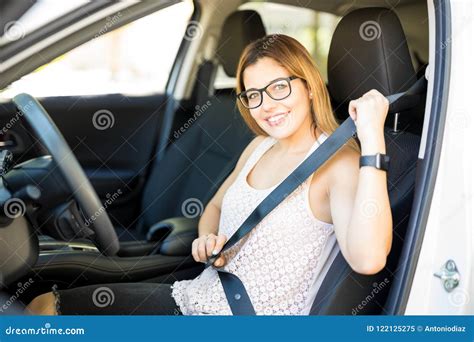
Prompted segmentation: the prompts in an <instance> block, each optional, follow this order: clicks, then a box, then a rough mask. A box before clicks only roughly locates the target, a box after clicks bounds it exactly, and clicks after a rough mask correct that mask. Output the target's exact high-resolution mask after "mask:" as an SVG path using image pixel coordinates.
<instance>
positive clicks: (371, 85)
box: [328, 8, 416, 103]
mask: <svg viewBox="0 0 474 342" xmlns="http://www.w3.org/2000/svg"><path fill="white" fill-rule="evenodd" d="M415 81H416V74H415V70H414V69H413V65H412V62H411V58H410V53H409V51H408V45H407V42H406V38H405V34H404V32H403V29H402V26H401V24H400V21H399V20H398V17H397V16H396V14H395V13H394V12H392V11H391V10H389V9H386V8H363V9H358V10H355V11H353V12H351V13H349V14H348V15H346V16H345V17H343V18H342V19H341V21H340V22H339V24H338V25H337V28H336V31H335V32H334V35H333V37H332V41H331V46H330V49H329V56H328V85H329V92H330V94H331V96H332V98H333V99H334V100H335V101H336V102H337V103H345V102H348V101H349V100H353V99H356V98H359V97H360V96H362V95H363V94H364V93H366V92H367V91H369V90H371V89H377V90H378V91H380V92H381V93H382V94H384V95H389V94H393V93H398V92H401V91H404V90H406V89H408V88H409V86H410V85H411V84H412V83H413V82H415Z"/></svg>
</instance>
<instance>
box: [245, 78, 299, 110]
mask: <svg viewBox="0 0 474 342" xmlns="http://www.w3.org/2000/svg"><path fill="white" fill-rule="evenodd" d="M298 78H300V77H298V76H294V75H293V76H288V77H279V78H276V79H274V80H273V81H271V82H270V83H268V84H267V85H266V86H265V87H263V88H260V89H257V88H250V89H248V90H244V91H242V92H240V93H239V94H237V98H238V99H239V101H240V103H242V105H243V106H244V107H245V108H247V109H255V108H258V107H260V106H261V105H262V104H263V92H265V94H267V95H268V96H269V97H270V98H271V99H272V100H275V101H281V100H284V99H286V98H287V97H288V96H290V95H291V93H292V91H293V89H292V88H291V81H293V80H296V79H298ZM278 81H287V82H288V85H289V87H290V92H289V93H288V95H286V96H285V97H282V98H281V99H275V98H274V97H273V96H272V95H270V94H269V93H268V92H267V88H268V87H269V86H271V85H272V84H274V83H276V82H278ZM248 91H258V92H259V93H260V103H259V104H258V106H255V107H247V106H246V105H245V103H244V101H242V99H241V98H240V97H241V96H242V95H243V94H245V93H246V92H248Z"/></svg>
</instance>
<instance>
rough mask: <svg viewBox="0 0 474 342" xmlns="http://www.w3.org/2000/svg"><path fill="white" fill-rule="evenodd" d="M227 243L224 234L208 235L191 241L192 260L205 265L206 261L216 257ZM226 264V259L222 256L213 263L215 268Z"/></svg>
mask: <svg viewBox="0 0 474 342" xmlns="http://www.w3.org/2000/svg"><path fill="white" fill-rule="evenodd" d="M226 241H227V236H225V235H224V234H218V235H217V236H216V235H215V234H208V235H203V236H200V237H198V238H197V239H195V240H194V241H193V244H192V254H193V258H194V260H196V261H197V262H203V263H206V262H207V260H208V259H209V258H210V257H211V256H213V255H217V253H219V252H220V251H221V249H222V247H224V244H225V243H226ZM225 264H226V259H225V257H224V255H222V254H221V255H220V256H219V258H218V259H216V261H214V264H213V265H214V266H215V267H222V266H224V265H225Z"/></svg>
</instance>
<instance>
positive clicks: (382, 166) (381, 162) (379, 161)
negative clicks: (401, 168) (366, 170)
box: [359, 153, 390, 171]
mask: <svg viewBox="0 0 474 342" xmlns="http://www.w3.org/2000/svg"><path fill="white" fill-rule="evenodd" d="M389 164H390V157H389V156H387V155H386V154H381V153H377V154H374V155H372V156H360V161H359V167H362V166H373V167H375V168H376V169H379V170H384V171H388V166H389Z"/></svg>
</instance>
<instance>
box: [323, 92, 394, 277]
mask: <svg viewBox="0 0 474 342" xmlns="http://www.w3.org/2000/svg"><path fill="white" fill-rule="evenodd" d="M387 112H388V101H387V99H386V98H385V97H383V95H382V94H380V93H379V92H377V91H374V90H372V91H370V92H368V93H366V94H365V95H364V96H363V97H362V98H360V99H358V100H356V101H351V104H350V105H349V113H350V115H351V117H352V119H354V121H355V123H356V127H357V134H358V137H359V140H360V142H361V152H362V155H372V154H375V153H385V141H384V134H383V126H384V122H385V118H386V116H387ZM359 157H360V156H359V154H358V153H357V152H356V151H353V150H352V149H350V148H349V147H344V148H343V149H342V150H341V151H339V152H338V153H337V154H336V155H335V157H334V158H333V160H331V164H332V165H331V167H330V168H331V171H330V185H329V197H330V206H331V216H332V219H333V223H334V228H335V232H336V236H337V239H338V242H339V245H340V248H341V252H342V254H343V255H344V257H345V258H346V260H347V262H348V263H349V265H350V266H351V267H352V269H353V270H354V271H356V272H358V273H361V274H375V273H377V272H379V271H380V270H382V269H383V268H384V266H385V263H386V258H387V255H388V253H389V252H390V247H391V245H392V213H391V209H390V202H389V198H388V190H387V174H386V172H385V171H382V170H378V169H376V168H373V167H367V166H366V167H362V168H360V169H359Z"/></svg>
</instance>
